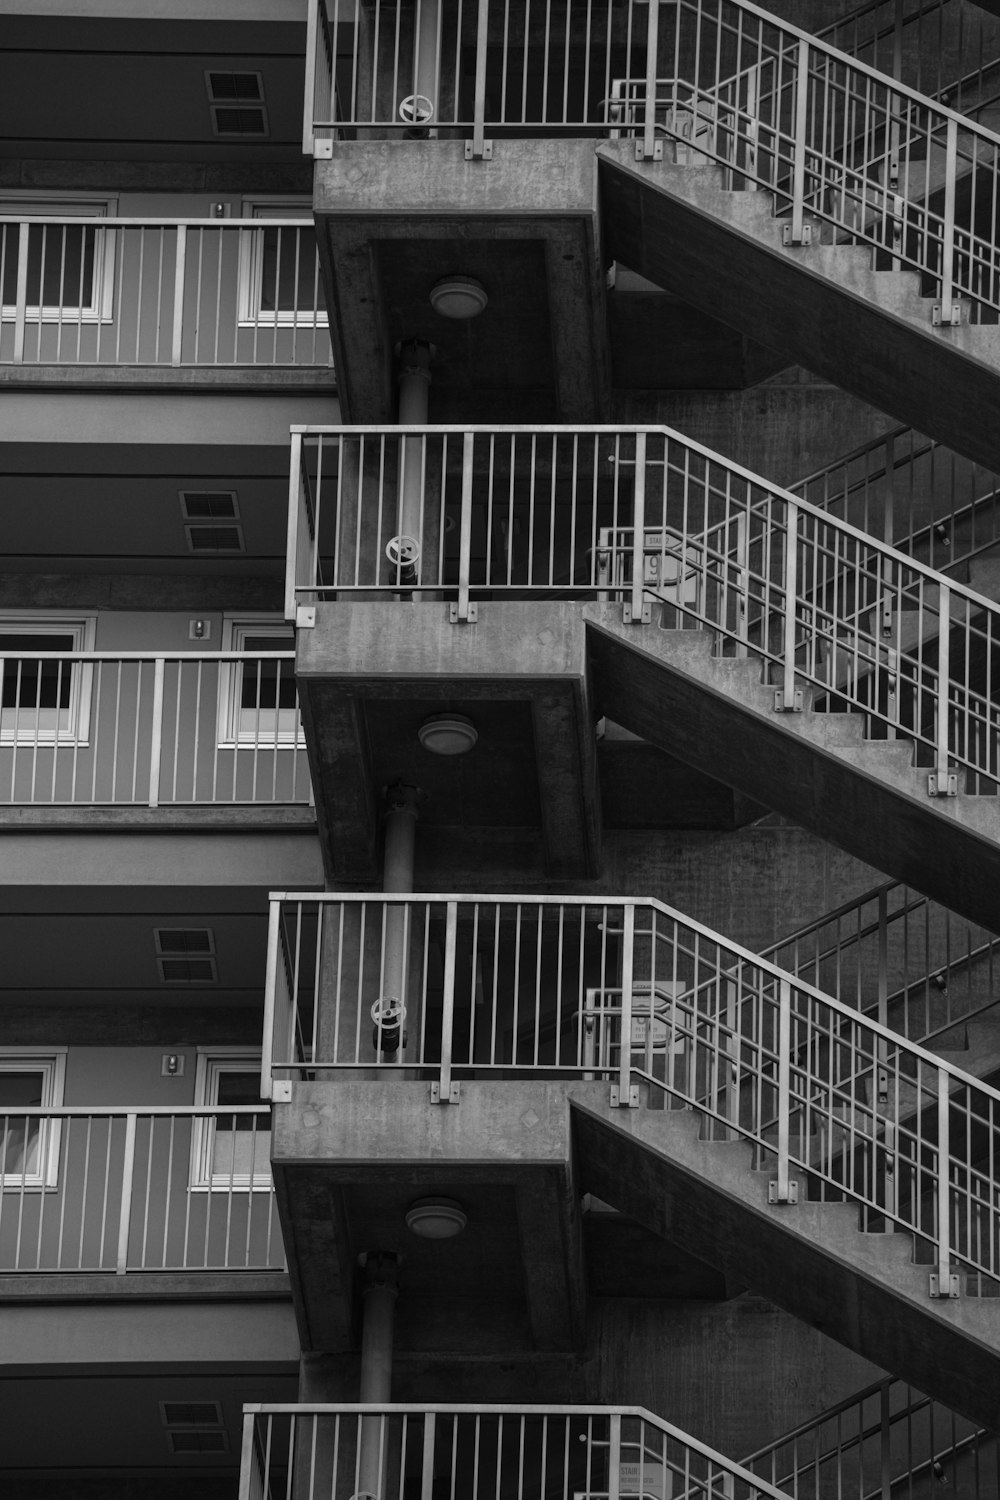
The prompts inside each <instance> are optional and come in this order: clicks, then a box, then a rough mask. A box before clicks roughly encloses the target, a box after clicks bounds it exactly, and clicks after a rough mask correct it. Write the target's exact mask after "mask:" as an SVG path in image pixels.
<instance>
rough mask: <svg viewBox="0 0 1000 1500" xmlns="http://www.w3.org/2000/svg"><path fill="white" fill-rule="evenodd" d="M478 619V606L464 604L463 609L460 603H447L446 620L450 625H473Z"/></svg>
mask: <svg viewBox="0 0 1000 1500" xmlns="http://www.w3.org/2000/svg"><path fill="white" fill-rule="evenodd" d="M478 619H479V607H478V605H476V604H466V605H465V607H464V609H463V607H462V605H461V604H449V605H448V621H449V623H450V624H452V625H475V623H476V621H477V620H478Z"/></svg>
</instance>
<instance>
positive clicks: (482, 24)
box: [465, 0, 493, 161]
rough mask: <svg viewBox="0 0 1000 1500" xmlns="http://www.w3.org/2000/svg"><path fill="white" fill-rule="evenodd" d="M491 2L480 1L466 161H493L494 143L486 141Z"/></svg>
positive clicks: (487, 0)
mask: <svg viewBox="0 0 1000 1500" xmlns="http://www.w3.org/2000/svg"><path fill="white" fill-rule="evenodd" d="M489 23H490V0H479V12H478V15H477V17H476V93H475V102H474V104H473V107H472V108H473V113H472V140H471V141H466V143H465V159H466V161H491V160H492V157H493V143H492V141H488V140H487V139H486V44H487V39H488V36H489Z"/></svg>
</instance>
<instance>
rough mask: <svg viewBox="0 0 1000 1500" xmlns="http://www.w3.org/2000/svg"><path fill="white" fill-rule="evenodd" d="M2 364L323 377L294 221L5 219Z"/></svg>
mask: <svg viewBox="0 0 1000 1500" xmlns="http://www.w3.org/2000/svg"><path fill="white" fill-rule="evenodd" d="M0 288H2V303H0V364H4V365H73V366H93V367H100V366H107V365H114V366H156V367H160V368H164V367H165V368H171V367H173V368H181V367H189V366H200V367H214V368H220V367H247V366H257V365H263V366H291V367H312V366H322V367H328V366H329V364H330V361H331V345H330V335H329V329H328V327H327V317H326V311H325V304H324V300H323V288H322V283H321V280H320V269H319V258H318V255H317V251H316V239H315V232H314V230H313V226H312V224H311V223H307V224H304V223H303V222H302V220H301V219H268V220H266V221H256V222H254V223H251V222H248V221H243V222H238V221H233V220H226V219H183V220H179V219H143V220H141V221H137V220H135V219H125V218H87V219H85V218H70V219H57V218H21V219H3V218H0Z"/></svg>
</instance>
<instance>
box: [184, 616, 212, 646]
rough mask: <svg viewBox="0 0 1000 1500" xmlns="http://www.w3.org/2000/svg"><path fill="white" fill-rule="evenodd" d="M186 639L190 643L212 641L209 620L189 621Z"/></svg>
mask: <svg viewBox="0 0 1000 1500" xmlns="http://www.w3.org/2000/svg"><path fill="white" fill-rule="evenodd" d="M188 639H189V640H192V641H210V640H211V639H212V622H211V620H189V621H188Z"/></svg>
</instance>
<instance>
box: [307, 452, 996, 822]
mask: <svg viewBox="0 0 1000 1500" xmlns="http://www.w3.org/2000/svg"><path fill="white" fill-rule="evenodd" d="M404 452H405V453H406V454H407V455H408V459H407V462H408V465H409V468H410V472H414V473H419V474H420V475H421V481H420V484H419V486H418V487H417V492H416V494H414V490H413V487H412V486H407V487H404V488H403V489H401V490H397V475H398V473H399V468H400V463H401V460H402V455H403V454H404ZM411 461H412V462H411ZM664 474H666V475H667V477H668V478H669V479H670V481H671V483H670V485H669V486H666V485H665V484H664ZM304 476H306V477H307V478H308V485H307V483H306V479H305V478H304ZM640 476H641V477H642V480H643V482H642V484H641V485H640V484H639V483H638V480H639V478H640ZM307 496H308V504H307ZM362 516H363V517H364V520H363V521H362ZM515 523H516V524H515ZM519 536H520V540H519ZM474 537H475V539H476V540H475V542H474V540H473V539H474ZM792 539H794V544H793V543H792ZM404 543H405V545H403V544H404ZM567 579H569V580H570V582H568V583H567V582H566V580H567ZM379 591H388V592H392V593H396V594H398V593H399V592H400V591H406V592H409V593H410V594H412V597H414V598H419V597H420V595H421V593H424V592H430V591H433V592H434V593H435V594H436V595H437V596H438V597H440V596H441V592H442V591H444V592H445V597H447V598H455V599H457V606H456V617H457V618H458V619H462V618H465V617H467V610H468V603H469V600H470V599H471V598H484V597H485V598H495V599H503V598H505V597H520V598H530V597H532V596H541V597H546V596H547V597H559V596H566V597H572V596H574V595H575V596H578V597H580V596H582V597H585V598H591V599H593V598H595V597H596V598H605V599H608V598H620V599H622V600H623V601H626V602H627V603H628V604H629V606H630V608H631V619H632V621H633V623H636V624H638V623H639V622H640V621H641V620H642V618H643V611H644V608H645V605H646V603H647V602H648V600H649V599H650V598H651V597H652V598H655V599H657V600H658V601H659V602H660V604H661V605H662V606H663V609H664V610H665V611H666V614H665V615H664V623H670V622H671V621H676V622H677V623H678V624H679V625H682V626H683V625H685V624H690V623H694V624H696V625H699V626H703V627H706V628H708V629H709V630H710V631H712V632H713V633H714V634H715V636H716V639H717V641H718V642H719V645H720V648H721V650H722V651H723V653H724V654H736V655H744V656H746V655H749V656H753V657H756V658H758V659H760V660H761V661H762V662H763V663H764V664H765V665H764V668H763V671H764V672H766V673H767V674H769V675H770V678H771V681H772V683H773V685H774V686H775V687H777V688H779V689H780V690H781V692H782V693H783V695H784V698H783V703H784V705H785V706H787V707H788V708H792V707H793V706H794V704H795V703H796V701H797V700H796V693H798V692H800V690H801V689H803V688H809V689H811V690H812V693H813V698H814V707H818V708H819V709H820V710H821V711H824V712H843V711H850V712H855V713H859V714H862V715H864V717H865V721H866V723H867V725H868V726H869V728H870V729H872V728H873V729H874V731H875V732H876V733H877V734H881V735H883V736H884V735H886V734H888V735H890V736H902V737H904V738H908V739H910V740H912V741H914V742H915V743H916V745H917V746H918V747H919V755H920V756H921V757H922V762H921V763H923V764H926V765H927V767H928V769H929V770H930V771H931V772H932V775H933V777H934V781H933V782H931V783H930V790H931V794H932V795H951V794H952V793H954V792H956V791H957V789H958V784H957V775H956V771H957V769H958V768H965V770H966V771H967V772H968V773H969V784H968V786H967V787H966V790H979V789H980V788H982V789H985V790H987V791H989V790H991V789H993V788H995V787H996V785H997V783H998V770H1000V767H998V765H997V749H996V730H997V724H998V721H1000V711H998V709H997V708H996V707H995V706H994V704H993V703H992V701H991V699H990V688H989V684H990V683H991V682H992V681H993V680H995V676H996V673H997V672H998V671H1000V607H998V605H997V604H996V603H995V602H994V601H993V600H991V599H989V598H987V597H986V596H985V595H984V594H981V593H979V592H977V591H976V590H975V589H973V588H970V587H969V586H968V585H966V584H964V583H961V582H959V581H957V580H955V579H953V578H951V577H950V576H949V575H947V574H945V573H942V572H940V571H939V570H937V569H935V568H933V567H931V566H929V565H928V564H927V563H925V562H923V561H922V560H920V559H918V558H915V557H912V556H910V555H908V554H907V553H905V552H903V551H901V550H900V549H898V548H896V547H893V546H891V545H889V544H888V543H886V542H884V541H882V540H880V539H878V538H877V537H873V536H871V535H869V534H868V533H867V532H865V531H864V530H862V529H861V528H860V527H857V526H855V525H853V524H852V523H851V522H850V521H848V520H846V519H844V518H842V517H840V516H836V515H831V514H830V513H829V512H827V511H826V510H824V509H823V508H822V507H821V506H818V505H814V504H812V503H811V502H810V501H809V500H806V499H803V498H801V497H800V496H798V495H795V494H794V493H793V492H792V491H790V490H786V489H783V488H781V487H780V486H778V485H774V484H771V483H769V482H768V481H766V480H764V479H761V478H760V477H758V476H756V475H754V474H752V473H751V472H750V471H749V470H748V469H746V468H744V467H743V466H742V465H740V464H737V463H734V462H732V461H731V460H729V459H726V458H723V457H722V456H720V455H718V454H715V453H712V452H711V450H709V449H708V448H705V447H704V446H703V445H701V444H699V443H697V442H694V441H693V440H691V439H688V438H686V437H684V436H683V435H682V434H680V433H677V432H675V431H673V430H672V429H670V428H666V427H662V426H656V427H633V426H622V427H613V426H604V425H600V426H585V427H584V426H581V427H580V428H565V427H562V428H560V427H555V426H539V427H528V426H526V425H521V426H501V427H487V426H480V425H477V426H467V427H459V426H454V425H448V426H438V427H427V428H420V429H417V430H414V429H412V428H400V427H388V428H374V427H348V428H343V429H338V428H331V427H302V428H300V427H295V428H293V429H292V455H291V468H290V489H289V532H288V562H287V570H286V590H285V594H286V612H287V614H288V616H289V618H292V619H294V618H296V610H297V607H298V605H300V604H305V605H312V604H315V603H316V602H320V601H322V600H324V599H337V598H345V599H346V598H350V596H351V594H352V592H363V593H366V594H367V595H368V596H369V597H372V595H373V593H374V596H376V597H377V596H378V593H379ZM646 617H647V618H648V611H646ZM953 643H954V644H953ZM952 645H953V649H952ZM942 684H946V685H947V690H946V691H944V690H942V686H941V685H942Z"/></svg>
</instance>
